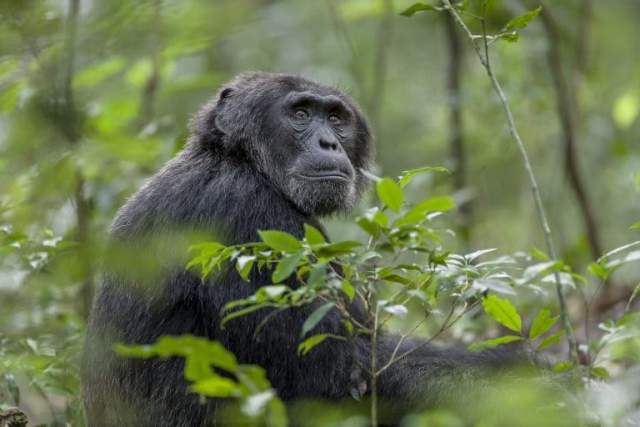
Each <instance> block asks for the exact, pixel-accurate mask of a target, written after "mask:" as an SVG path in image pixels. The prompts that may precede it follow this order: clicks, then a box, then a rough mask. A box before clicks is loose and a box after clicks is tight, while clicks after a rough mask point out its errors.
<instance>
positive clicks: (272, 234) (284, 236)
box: [258, 230, 302, 252]
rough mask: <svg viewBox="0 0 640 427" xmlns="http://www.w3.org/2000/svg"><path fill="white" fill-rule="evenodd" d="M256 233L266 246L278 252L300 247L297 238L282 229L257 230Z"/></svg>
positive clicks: (300, 244) (293, 250) (296, 249)
mask: <svg viewBox="0 0 640 427" xmlns="http://www.w3.org/2000/svg"><path fill="white" fill-rule="evenodd" d="M258 234H259V235H260V238H261V239H262V241H263V242H264V243H265V244H266V245H267V246H269V247H271V248H273V249H275V250H278V251H280V252H296V251H298V250H299V249H301V248H302V243H300V242H299V241H298V239H296V238H295V237H293V236H292V235H291V234H289V233H286V232H284V231H276V230H269V231H258Z"/></svg>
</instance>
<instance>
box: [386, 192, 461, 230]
mask: <svg viewBox="0 0 640 427" xmlns="http://www.w3.org/2000/svg"><path fill="white" fill-rule="evenodd" d="M454 207H455V202H454V201H453V199H452V198H451V197H448V196H442V197H432V198H430V199H427V200H424V201H422V202H420V203H418V204H417V205H415V206H414V207H412V208H411V209H409V211H407V213H406V214H404V215H403V216H402V217H401V218H399V219H398V220H397V221H396V222H395V225H396V226H398V227H399V226H401V225H411V224H417V223H420V222H422V221H424V220H425V219H426V217H427V214H429V213H431V212H446V211H448V210H450V209H453V208H454Z"/></svg>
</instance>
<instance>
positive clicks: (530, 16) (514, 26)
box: [504, 6, 542, 31]
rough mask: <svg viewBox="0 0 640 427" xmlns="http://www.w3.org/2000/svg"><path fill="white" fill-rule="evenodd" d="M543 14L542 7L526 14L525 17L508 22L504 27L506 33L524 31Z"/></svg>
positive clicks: (518, 17)
mask: <svg viewBox="0 0 640 427" xmlns="http://www.w3.org/2000/svg"><path fill="white" fill-rule="evenodd" d="M540 12H542V6H538V7H536V8H535V9H533V10H530V11H529V12H527V13H525V14H524V15H520V16H517V17H515V18H513V19H512V20H511V21H509V22H507V24H506V25H505V26H504V29H505V30H506V31H509V30H522V29H523V28H525V27H526V26H527V25H529V23H530V22H531V21H533V20H534V19H535V18H536V17H537V16H538V15H539V14H540Z"/></svg>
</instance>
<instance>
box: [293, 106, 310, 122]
mask: <svg viewBox="0 0 640 427" xmlns="http://www.w3.org/2000/svg"><path fill="white" fill-rule="evenodd" d="M294 114H295V116H296V119H300V120H307V119H308V118H309V113H308V112H307V110H303V109H302V108H298V109H297V110H296V112H295V113H294Z"/></svg>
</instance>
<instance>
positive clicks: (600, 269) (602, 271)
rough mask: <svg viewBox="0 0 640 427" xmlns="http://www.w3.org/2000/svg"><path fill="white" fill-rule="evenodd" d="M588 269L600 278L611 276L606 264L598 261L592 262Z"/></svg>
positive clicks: (604, 278)
mask: <svg viewBox="0 0 640 427" xmlns="http://www.w3.org/2000/svg"><path fill="white" fill-rule="evenodd" d="M587 271H588V272H589V273H590V274H591V275H593V276H595V277H597V278H598V279H600V280H607V277H609V270H608V269H607V268H606V267H605V266H603V265H602V264H600V263H597V262H592V263H591V264H589V267H587Z"/></svg>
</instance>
